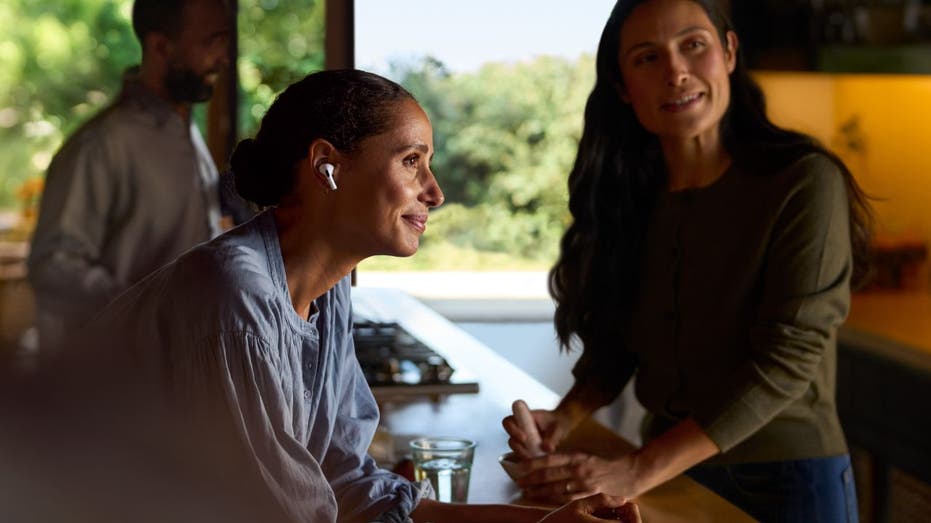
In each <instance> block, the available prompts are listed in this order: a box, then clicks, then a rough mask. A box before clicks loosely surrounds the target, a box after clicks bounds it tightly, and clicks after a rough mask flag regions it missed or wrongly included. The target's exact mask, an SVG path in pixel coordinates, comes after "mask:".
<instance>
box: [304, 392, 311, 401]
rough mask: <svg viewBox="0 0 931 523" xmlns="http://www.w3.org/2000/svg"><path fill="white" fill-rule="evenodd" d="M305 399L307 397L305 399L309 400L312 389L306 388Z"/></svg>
mask: <svg viewBox="0 0 931 523" xmlns="http://www.w3.org/2000/svg"><path fill="white" fill-rule="evenodd" d="M304 399H305V400H309V399H310V391H309V390H305V391H304Z"/></svg>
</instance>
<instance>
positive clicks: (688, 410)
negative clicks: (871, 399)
mask: <svg viewBox="0 0 931 523" xmlns="http://www.w3.org/2000/svg"><path fill="white" fill-rule="evenodd" d="M848 231H849V225H848V204H847V193H846V185H845V182H844V179H843V177H842V175H841V174H840V171H839V170H838V168H837V166H836V165H835V164H833V163H832V162H831V161H830V160H829V159H828V158H826V157H825V156H823V155H820V154H809V155H807V156H805V157H803V158H801V159H800V160H798V161H796V162H795V163H794V164H792V165H791V166H790V167H788V168H787V169H785V170H784V172H781V173H778V174H775V175H758V174H755V173H749V172H742V171H741V170H740V168H739V167H737V166H732V167H731V169H729V170H728V171H727V172H726V173H725V174H724V175H723V176H722V177H721V178H720V179H718V180H717V181H716V182H715V183H714V184H712V185H710V186H708V187H705V188H702V189H694V190H686V191H680V192H667V193H663V194H662V195H660V196H659V197H658V199H657V203H656V206H655V208H654V210H653V213H652V216H651V218H650V221H649V224H648V228H647V235H646V239H645V245H644V252H643V263H642V268H641V274H640V278H641V280H640V289H639V294H638V298H637V300H636V302H635V303H636V307H635V309H634V310H635V312H634V314H633V317H631V318H625V319H622V320H624V321H626V326H627V328H626V338H627V339H626V343H624V344H619V345H618V349H617V350H618V351H629V353H627V354H623V353H618V354H617V355H616V356H617V357H613V356H612V357H611V358H595V357H591V355H590V354H583V356H582V358H581V359H580V360H579V363H578V364H577V366H576V368H575V369H574V371H573V372H574V374H575V376H576V379H577V380H579V381H580V382H582V383H592V384H594V385H596V386H597V387H599V388H600V389H602V390H603V391H604V392H606V393H610V394H617V393H618V392H619V391H620V390H621V389H622V388H623V386H624V381H626V377H628V376H630V372H631V370H632V369H631V368H630V367H631V366H634V365H636V372H637V381H636V391H637V397H638V398H639V400H640V402H641V403H643V405H644V406H645V407H646V408H647V410H648V411H649V412H650V413H651V414H653V416H652V417H651V420H652V423H650V424H649V428H648V430H647V437H649V436H650V435H655V434H657V433H658V432H660V431H662V430H664V429H666V428H668V427H669V426H671V425H672V424H674V423H675V422H677V421H678V420H681V419H683V418H686V417H692V418H694V419H695V420H696V421H697V422H698V423H699V425H700V426H701V427H702V428H703V429H704V430H705V431H706V432H707V434H708V435H709V436H710V437H711V439H712V440H713V441H714V442H715V443H716V444H717V445H718V447H720V449H721V450H722V453H723V454H722V455H720V456H718V457H717V458H715V459H714V460H712V461H716V462H728V463H746V462H763V461H777V460H791V459H804V458H813V457H824V456H832V455H838V454H843V453H845V452H847V448H846V443H845V441H844V436H843V432H842V431H841V427H840V423H839V421H838V418H837V412H836V408H835V402H834V384H835V369H836V354H837V337H836V333H837V328H838V326H839V325H840V324H841V323H842V322H843V320H844V318H845V317H846V314H847V310H848V307H849V302H850V291H849V280H850V274H851V271H852V259H851V249H850V240H849V232H848ZM630 355H633V356H634V358H631V357H629V356H630ZM605 359H610V360H611V361H601V360H605Z"/></svg>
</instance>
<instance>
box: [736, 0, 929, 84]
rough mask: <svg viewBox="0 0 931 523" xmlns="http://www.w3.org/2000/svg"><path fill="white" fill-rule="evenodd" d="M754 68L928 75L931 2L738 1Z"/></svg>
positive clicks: (747, 55)
mask: <svg viewBox="0 0 931 523" xmlns="http://www.w3.org/2000/svg"><path fill="white" fill-rule="evenodd" d="M730 12H731V17H732V20H733V22H734V25H735V26H736V28H737V32H738V34H739V35H740V37H741V49H742V50H743V52H744V58H745V59H746V60H747V64H748V65H749V66H750V68H751V69H757V70H792V71H822V72H832V73H900V74H901V73H909V74H931V0H734V1H732V2H731V8H730Z"/></svg>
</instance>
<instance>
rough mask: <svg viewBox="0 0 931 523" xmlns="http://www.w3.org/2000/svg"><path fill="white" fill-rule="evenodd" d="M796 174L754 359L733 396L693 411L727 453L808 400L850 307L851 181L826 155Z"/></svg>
mask: <svg viewBox="0 0 931 523" xmlns="http://www.w3.org/2000/svg"><path fill="white" fill-rule="evenodd" d="M795 168H796V169H802V170H803V172H802V173H795V172H793V173H786V176H794V178H795V179H796V183H795V184H794V185H793V186H792V189H791V190H790V191H789V192H788V194H787V196H786V197H785V198H784V199H783V200H782V202H783V205H782V208H781V211H780V212H779V214H778V217H777V219H776V222H775V225H774V228H773V232H772V236H771V238H770V241H769V248H768V252H767V260H766V263H765V265H764V274H763V282H762V285H763V298H762V302H761V305H760V307H759V309H758V313H757V316H756V319H755V323H754V325H753V326H752V327H751V329H750V348H749V357H748V359H747V360H746V361H745V362H744V363H743V364H742V365H741V366H740V367H738V368H737V369H736V371H735V372H734V373H732V374H731V376H730V378H729V380H730V383H729V386H728V387H727V388H726V390H729V391H731V392H732V394H731V395H730V396H729V397H728V398H726V399H725V401H723V402H719V403H718V404H712V405H707V406H705V407H703V408H702V409H700V410H699V411H697V412H695V413H694V416H695V419H696V420H697V421H698V423H699V424H700V425H701V426H702V427H703V428H704V430H705V431H706V432H707V434H708V436H709V437H710V438H711V439H712V440H713V441H714V442H715V443H716V444H717V445H718V447H719V448H720V449H721V451H722V452H726V451H728V450H730V449H731V448H733V447H734V446H735V445H737V444H738V443H740V442H741V441H743V440H744V439H745V438H747V437H748V436H750V435H751V434H753V433H754V432H755V431H757V430H759V429H760V428H761V427H762V426H764V425H765V424H766V423H767V422H769V421H770V420H771V419H772V418H773V417H775V416H776V415H777V414H778V413H779V412H780V411H782V410H783V409H784V408H786V406H788V405H789V404H790V403H791V402H793V401H794V400H797V399H798V398H800V397H802V396H803V395H804V394H805V392H806V391H807V390H808V388H809V386H810V385H811V382H812V381H813V380H814V378H815V377H816V373H817V372H818V369H819V365H820V363H821V360H822V358H823V357H824V356H825V352H826V350H827V349H828V348H829V347H830V344H832V343H834V337H835V332H836V329H837V327H838V326H839V325H840V324H841V323H842V322H843V321H844V318H845V317H846V315H847V311H848V309H849V303H850V288H849V283H850V275H851V272H852V255H851V247H850V237H849V223H848V201H847V192H846V184H845V181H844V179H843V176H841V174H840V172H839V170H838V168H837V166H836V165H835V164H834V163H833V162H831V161H830V160H829V159H828V158H826V157H824V156H821V155H812V156H809V157H806V158H805V159H803V160H802V161H800V162H798V163H797V164H796V167H795Z"/></svg>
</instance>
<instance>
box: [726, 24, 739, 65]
mask: <svg viewBox="0 0 931 523" xmlns="http://www.w3.org/2000/svg"><path fill="white" fill-rule="evenodd" d="M724 38H725V40H726V41H725V42H724V43H725V48H724V60H725V62H726V63H727V73H728V74H730V73H733V72H734V68H736V67H737V48H738V47H740V42H739V41H738V40H737V33H735V32H734V31H728V32H727V34H726V35H724Z"/></svg>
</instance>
